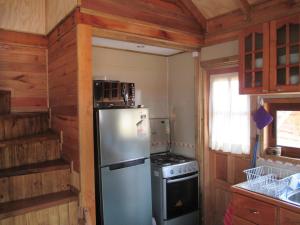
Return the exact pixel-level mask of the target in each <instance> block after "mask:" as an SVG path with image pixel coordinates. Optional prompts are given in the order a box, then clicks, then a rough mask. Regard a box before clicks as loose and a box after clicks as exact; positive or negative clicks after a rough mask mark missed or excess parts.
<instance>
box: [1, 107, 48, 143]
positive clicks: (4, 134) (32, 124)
mask: <svg viewBox="0 0 300 225" xmlns="http://www.w3.org/2000/svg"><path fill="white" fill-rule="evenodd" d="M48 126H49V122H48V113H27V114H9V115H1V116H0V141H5V140H9V139H14V138H20V137H24V136H29V135H34V134H39V133H42V132H45V131H46V130H48Z"/></svg>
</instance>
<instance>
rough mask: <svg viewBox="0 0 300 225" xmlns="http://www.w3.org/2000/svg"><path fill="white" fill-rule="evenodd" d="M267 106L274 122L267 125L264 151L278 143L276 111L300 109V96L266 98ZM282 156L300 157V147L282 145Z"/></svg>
mask: <svg viewBox="0 0 300 225" xmlns="http://www.w3.org/2000/svg"><path fill="white" fill-rule="evenodd" d="M265 108H266V109H267V111H268V112H269V113H270V114H271V115H272V116H273V122H272V123H271V124H270V125H269V126H268V127H267V129H266V133H265V136H266V138H264V151H265V150H266V149H267V148H268V147H271V146H280V145H277V144H276V112H277V111H300V98H273V99H265ZM280 147H281V156H282V157H288V158H293V159H300V148H295V147H288V146H280Z"/></svg>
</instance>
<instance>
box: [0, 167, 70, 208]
mask: <svg viewBox="0 0 300 225" xmlns="http://www.w3.org/2000/svg"><path fill="white" fill-rule="evenodd" d="M69 188H70V170H69V169H66V170H58V171H50V172H44V173H35V174H28V175H21V176H13V177H4V178H0V203H3V202H9V201H15V200H20V199H26V198H31V197H36V196H41V195H45V194H50V193H54V192H60V191H66V190H69Z"/></svg>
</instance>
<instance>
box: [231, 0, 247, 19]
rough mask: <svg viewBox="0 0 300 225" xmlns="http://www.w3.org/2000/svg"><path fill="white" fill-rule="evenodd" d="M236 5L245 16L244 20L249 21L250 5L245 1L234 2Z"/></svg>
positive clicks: (237, 0)
mask: <svg viewBox="0 0 300 225" xmlns="http://www.w3.org/2000/svg"><path fill="white" fill-rule="evenodd" d="M235 1H236V3H237V4H238V5H239V7H240V9H241V10H242V11H243V13H244V14H245V16H246V19H249V16H250V12H251V5H250V4H249V2H248V1H247V0H235Z"/></svg>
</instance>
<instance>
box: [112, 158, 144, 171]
mask: <svg viewBox="0 0 300 225" xmlns="http://www.w3.org/2000/svg"><path fill="white" fill-rule="evenodd" d="M145 160H146V158H143V159H137V160H133V161H129V162H122V163H118V164H114V165H110V166H109V167H108V168H109V170H119V169H123V168H126V167H131V166H137V165H141V164H144V163H145Z"/></svg>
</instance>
